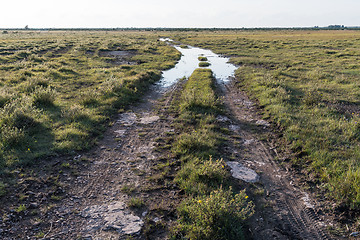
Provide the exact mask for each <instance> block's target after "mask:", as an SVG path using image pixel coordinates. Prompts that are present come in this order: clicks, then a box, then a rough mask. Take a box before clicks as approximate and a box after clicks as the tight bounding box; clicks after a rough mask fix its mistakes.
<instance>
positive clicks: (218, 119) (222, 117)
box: [216, 115, 230, 122]
mask: <svg viewBox="0 0 360 240" xmlns="http://www.w3.org/2000/svg"><path fill="white" fill-rule="evenodd" d="M216 120H217V121H218V122H230V119H229V118H228V117H226V116H222V115H219V116H217V117H216Z"/></svg>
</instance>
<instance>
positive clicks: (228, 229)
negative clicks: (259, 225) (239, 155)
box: [172, 68, 253, 240]
mask: <svg viewBox="0 0 360 240" xmlns="http://www.w3.org/2000/svg"><path fill="white" fill-rule="evenodd" d="M175 106H176V109H177V112H178V113H179V116H178V124H177V128H178V129H180V131H181V132H182V134H180V135H179V136H177V137H176V140H175V142H174V144H173V147H172V151H173V153H174V154H175V155H177V157H178V158H179V159H180V161H181V163H182V167H181V170H179V171H178V173H177V176H176V177H175V182H176V183H177V185H178V186H179V187H180V189H182V190H184V191H185V193H186V194H187V196H188V198H187V199H186V200H184V201H183V202H182V203H181V204H180V206H179V207H178V215H179V225H178V226H177V227H176V229H175V230H174V239H209V240H210V239H219V240H220V239H234V240H235V239H245V238H244V233H243V229H242V228H243V224H244V222H245V220H246V219H247V218H248V217H249V216H250V215H251V214H252V213H253V204H252V203H251V202H249V201H248V200H247V198H248V197H247V196H246V193H245V191H244V190H243V191H239V192H235V191H233V189H232V188H231V181H230V173H229V171H228V170H227V169H225V165H226V164H225V162H224V161H223V160H222V159H220V156H219V152H220V151H219V148H220V146H221V143H222V142H223V141H224V139H225V135H223V134H221V131H220V127H219V126H218V124H217V121H216V117H217V115H218V114H220V113H222V112H223V110H222V106H221V104H220V101H219V100H218V98H217V96H216V94H215V91H214V77H213V76H212V72H211V70H210V69H200V68H199V69H196V70H195V71H194V72H193V74H192V75H191V76H190V78H189V80H188V81H187V82H186V83H185V86H184V89H183V90H182V92H181V95H180V99H179V100H178V102H176V103H175ZM180 236H182V237H180Z"/></svg>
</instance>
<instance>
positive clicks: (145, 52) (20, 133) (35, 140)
mask: <svg viewBox="0 0 360 240" xmlns="http://www.w3.org/2000/svg"><path fill="white" fill-rule="evenodd" d="M179 58H180V54H179V53H178V52H177V51H176V50H175V49H174V48H172V47H170V46H168V45H166V44H164V43H162V42H159V41H158V37H157V36H156V35H155V34H146V33H132V32H118V33H116V32H115V33H106V32H49V33H44V32H41V33H37V32H18V33H14V32H9V33H8V34H4V33H3V34H0V174H1V176H2V179H6V178H7V177H9V176H11V175H12V173H14V170H16V169H17V168H18V169H21V168H23V167H24V166H27V165H29V164H30V165H31V164H33V163H36V162H37V161H38V160H40V159H48V160H49V161H51V159H52V158H53V157H56V156H62V155H66V154H75V152H76V151H79V150H84V149H89V148H90V147H91V146H93V145H94V144H95V143H96V142H97V140H98V139H99V137H101V136H102V134H103V132H104V130H105V129H106V126H107V125H108V124H109V123H110V120H111V117H112V116H113V115H114V114H115V113H117V112H119V111H122V110H123V109H125V108H126V107H127V106H128V105H129V104H130V103H132V102H134V101H135V100H138V99H139V97H140V96H141V94H142V93H143V92H144V91H145V90H146V89H147V88H148V86H149V84H151V83H153V82H155V81H156V80H158V79H159V78H160V76H161V70H164V69H168V68H171V67H173V66H174V64H175V63H176V61H177V60H178V59H179ZM4 187H5V184H4V183H3V182H2V181H0V195H1V194H3V193H4Z"/></svg>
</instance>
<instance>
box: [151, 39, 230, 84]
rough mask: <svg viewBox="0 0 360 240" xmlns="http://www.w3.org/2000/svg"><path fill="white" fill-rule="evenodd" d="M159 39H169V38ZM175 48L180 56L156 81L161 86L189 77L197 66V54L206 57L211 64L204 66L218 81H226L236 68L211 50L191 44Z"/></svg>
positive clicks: (227, 59)
mask: <svg viewBox="0 0 360 240" xmlns="http://www.w3.org/2000/svg"><path fill="white" fill-rule="evenodd" d="M160 40H161V41H170V40H171V39H170V40H169V39H160ZM175 48H176V49H177V50H178V51H179V52H181V54H182V56H181V59H180V61H179V62H178V63H177V64H176V66H175V67H174V68H172V69H169V70H167V71H164V72H163V75H162V79H161V80H160V82H159V83H158V84H159V85H161V86H163V87H169V86H171V85H173V84H174V83H176V82H177V81H178V80H179V79H181V78H183V77H186V78H188V77H190V75H191V74H192V73H193V71H194V70H195V69H197V68H199V62H200V61H199V60H198V57H199V56H203V57H207V59H208V62H209V63H210V64H211V65H210V66H209V67H205V68H209V69H211V70H212V71H213V74H214V76H215V77H216V79H217V80H218V81H220V82H228V81H229V78H230V77H232V76H234V72H235V70H236V69H237V67H236V66H234V65H233V64H231V63H228V61H229V58H226V57H222V56H219V55H217V54H215V53H213V52H212V51H211V50H206V49H201V48H196V47H191V46H189V47H188V48H181V47H179V46H175Z"/></svg>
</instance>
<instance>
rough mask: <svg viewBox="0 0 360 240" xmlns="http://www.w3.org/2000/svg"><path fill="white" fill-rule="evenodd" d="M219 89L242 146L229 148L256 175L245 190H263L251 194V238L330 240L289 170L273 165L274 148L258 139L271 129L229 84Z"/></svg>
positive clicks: (276, 154) (314, 207)
mask: <svg viewBox="0 0 360 240" xmlns="http://www.w3.org/2000/svg"><path fill="white" fill-rule="evenodd" d="M220 89H221V92H222V94H223V98H224V102H225V105H226V106H227V108H228V109H229V111H230V115H231V116H232V117H233V119H232V122H231V124H232V125H233V124H236V125H237V126H238V128H235V129H236V130H235V131H234V134H235V135H237V136H240V139H241V140H243V144H240V146H233V147H232V148H233V149H232V151H235V152H239V153H240V156H238V161H239V162H240V163H242V164H244V165H245V166H247V167H249V168H251V169H253V170H255V171H257V172H258V173H260V183H258V184H255V186H254V185H253V186H250V185H249V187H248V188H249V189H254V188H255V189H261V188H263V190H264V192H265V193H266V194H265V197H264V195H262V196H258V195H256V194H253V199H254V202H255V204H256V205H257V209H256V213H255V215H254V216H253V217H252V219H251V220H250V224H249V225H250V229H249V231H250V233H251V234H250V235H251V237H252V238H253V239H256V240H261V239H264V240H265V239H266V240H267V239H281V240H282V239H306V240H330V239H332V238H331V237H329V235H328V234H327V233H326V232H325V230H324V226H325V225H326V223H325V222H324V221H322V220H321V216H319V214H318V212H317V208H316V204H317V203H316V201H314V200H313V199H310V197H309V195H308V194H307V193H306V192H304V191H302V190H301V189H300V188H299V187H298V186H296V181H295V180H294V179H293V178H292V176H291V172H290V171H288V170H287V169H284V168H282V167H281V166H279V164H277V163H276V162H275V160H274V159H275V157H279V156H278V153H277V151H276V148H274V147H270V146H271V144H269V143H266V142H263V141H261V140H258V139H259V138H260V137H261V135H262V134H266V133H270V131H271V130H270V128H269V123H267V122H265V121H264V120H262V119H261V117H260V115H259V114H258V110H257V109H256V106H255V104H254V103H252V101H251V100H249V98H248V97H247V96H246V94H245V93H244V92H242V91H240V90H238V89H237V87H236V86H234V84H233V83H230V84H224V85H220ZM250 191H252V190H250Z"/></svg>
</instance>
